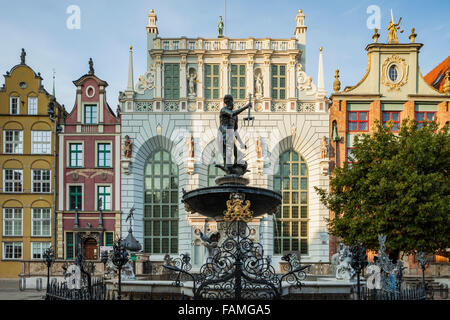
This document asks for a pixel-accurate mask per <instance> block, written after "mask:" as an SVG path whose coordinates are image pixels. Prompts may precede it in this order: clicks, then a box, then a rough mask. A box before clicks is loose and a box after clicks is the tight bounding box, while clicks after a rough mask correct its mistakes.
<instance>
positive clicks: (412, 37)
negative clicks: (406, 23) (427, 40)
mask: <svg viewBox="0 0 450 320" xmlns="http://www.w3.org/2000/svg"><path fill="white" fill-rule="evenodd" d="M414 30H415V29H414V28H412V29H411V34H410V35H409V39H410V40H411V43H414V42H415V41H416V37H417V33H415V32H414Z"/></svg>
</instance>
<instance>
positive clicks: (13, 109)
mask: <svg viewBox="0 0 450 320" xmlns="http://www.w3.org/2000/svg"><path fill="white" fill-rule="evenodd" d="M9 102H10V103H9V113H10V114H19V97H11V99H10V101H9Z"/></svg>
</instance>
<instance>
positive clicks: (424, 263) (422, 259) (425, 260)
mask: <svg viewBox="0 0 450 320" xmlns="http://www.w3.org/2000/svg"><path fill="white" fill-rule="evenodd" d="M417 256H418V257H419V258H418V259H417V261H418V262H419V265H420V269H422V285H423V288H424V290H425V269H426V268H427V265H428V258H427V257H425V253H423V252H418V253H417Z"/></svg>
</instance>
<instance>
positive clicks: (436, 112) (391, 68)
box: [330, 31, 450, 256]
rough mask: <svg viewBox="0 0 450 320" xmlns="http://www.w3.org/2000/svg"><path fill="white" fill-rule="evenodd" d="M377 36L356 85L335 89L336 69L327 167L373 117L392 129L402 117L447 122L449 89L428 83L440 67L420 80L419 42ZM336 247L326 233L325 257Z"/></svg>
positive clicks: (344, 154) (337, 162)
mask: <svg viewBox="0 0 450 320" xmlns="http://www.w3.org/2000/svg"><path fill="white" fill-rule="evenodd" d="M379 36H380V35H379V34H378V33H377V32H375V35H374V36H373V38H374V42H373V43H371V44H368V45H367V46H366V51H367V55H368V65H367V69H366V73H365V75H364V76H363V78H362V79H361V80H360V81H359V82H358V83H357V84H356V85H354V86H350V87H346V88H345V89H344V90H343V91H340V81H339V75H338V72H337V73H336V80H335V83H334V91H335V92H334V93H333V94H332V95H331V97H330V98H331V100H332V105H331V106H330V141H331V143H330V170H331V171H332V170H333V169H334V168H335V167H336V166H342V165H343V164H344V162H345V161H347V160H348V155H349V154H350V153H351V150H352V145H353V139H354V137H355V136H356V135H358V134H363V133H369V132H371V130H372V128H373V127H374V121H375V120H379V121H380V122H381V123H386V122H387V121H389V120H393V122H394V127H393V130H398V126H399V125H400V123H401V121H402V120H404V119H406V118H409V119H416V120H417V121H418V122H419V123H422V122H425V121H430V120H432V119H434V118H435V117H437V119H438V122H439V123H440V124H441V125H444V124H445V123H446V122H448V121H449V120H450V112H449V107H450V93H449V92H447V93H444V91H438V90H437V89H436V88H435V87H433V85H434V82H435V81H436V79H437V77H438V76H441V77H442V70H441V69H442V68H440V70H441V71H440V72H437V71H436V72H434V73H433V74H435V75H436V77H431V78H433V79H432V80H430V82H427V81H425V79H424V77H423V76H422V74H421V73H420V70H419V50H420V48H421V47H422V46H423V44H420V43H415V37H416V36H417V35H416V34H415V33H414V32H413V31H412V34H411V35H410V36H409V39H410V43H398V41H395V40H396V39H393V40H391V39H390V41H389V43H378V38H379ZM447 60H448V58H447ZM444 72H445V71H444ZM443 82H444V80H442V83H443ZM442 86H444V85H443V84H442ZM330 218H333V213H330ZM337 246H338V243H337V241H336V239H335V238H334V237H331V236H330V256H331V255H332V254H333V253H335V252H336V251H337Z"/></svg>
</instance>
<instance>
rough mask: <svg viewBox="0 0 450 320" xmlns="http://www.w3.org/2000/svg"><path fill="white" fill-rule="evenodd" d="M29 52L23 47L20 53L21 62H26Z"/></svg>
mask: <svg viewBox="0 0 450 320" xmlns="http://www.w3.org/2000/svg"><path fill="white" fill-rule="evenodd" d="M26 55H27V53H26V52H25V49H24V48H22V53H21V54H20V64H25V56H26Z"/></svg>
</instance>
